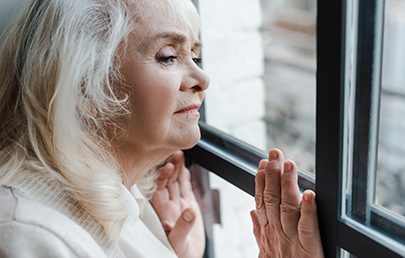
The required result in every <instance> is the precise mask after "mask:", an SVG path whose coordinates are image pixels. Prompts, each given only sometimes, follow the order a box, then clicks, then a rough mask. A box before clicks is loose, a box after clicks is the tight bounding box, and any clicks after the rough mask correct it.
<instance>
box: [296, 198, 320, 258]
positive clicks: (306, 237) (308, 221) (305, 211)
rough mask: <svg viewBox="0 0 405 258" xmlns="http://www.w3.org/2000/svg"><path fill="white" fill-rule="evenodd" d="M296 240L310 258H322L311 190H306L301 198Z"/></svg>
mask: <svg viewBox="0 0 405 258" xmlns="http://www.w3.org/2000/svg"><path fill="white" fill-rule="evenodd" d="M298 238H299V241H300V243H301V246H302V247H303V248H304V250H305V251H306V252H308V253H310V254H312V255H311V257H323V256H322V254H323V250H322V245H321V237H320V234H319V228H318V217H317V213H316V203H315V193H314V192H313V191H311V190H306V191H305V192H304V194H303V196H302V203H301V218H300V220H299V223H298Z"/></svg>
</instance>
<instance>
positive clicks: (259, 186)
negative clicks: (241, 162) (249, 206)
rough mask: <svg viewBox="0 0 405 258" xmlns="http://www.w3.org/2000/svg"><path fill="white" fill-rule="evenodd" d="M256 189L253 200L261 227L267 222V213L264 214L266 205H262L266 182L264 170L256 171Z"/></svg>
mask: <svg viewBox="0 0 405 258" xmlns="http://www.w3.org/2000/svg"><path fill="white" fill-rule="evenodd" d="M255 182H256V189H255V191H256V192H255V202H256V210H257V214H258V219H259V222H260V224H261V225H262V227H264V226H266V225H267V223H268V219H267V214H266V206H265V205H264V200H263V194H264V187H265V184H266V175H265V172H264V170H259V171H258V172H257V173H256V178H255Z"/></svg>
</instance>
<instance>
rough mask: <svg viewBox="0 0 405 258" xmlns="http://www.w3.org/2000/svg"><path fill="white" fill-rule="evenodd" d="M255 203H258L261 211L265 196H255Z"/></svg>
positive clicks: (257, 206) (257, 205)
mask: <svg viewBox="0 0 405 258" xmlns="http://www.w3.org/2000/svg"><path fill="white" fill-rule="evenodd" d="M255 202H256V208H257V209H260V208H262V207H263V196H262V195H261V194H256V195H255Z"/></svg>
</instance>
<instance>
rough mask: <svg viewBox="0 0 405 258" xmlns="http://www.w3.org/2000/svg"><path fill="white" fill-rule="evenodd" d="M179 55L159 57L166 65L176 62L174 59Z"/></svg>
mask: <svg viewBox="0 0 405 258" xmlns="http://www.w3.org/2000/svg"><path fill="white" fill-rule="evenodd" d="M177 58H178V57H177V56H173V55H171V56H162V57H159V58H158V61H159V62H161V63H164V64H166V65H168V64H171V63H173V62H174V60H176V59H177Z"/></svg>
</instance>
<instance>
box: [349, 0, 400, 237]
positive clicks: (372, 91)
mask: <svg viewBox="0 0 405 258" xmlns="http://www.w3.org/2000/svg"><path fill="white" fill-rule="evenodd" d="M356 2H357V1H353V2H352V3H351V4H352V6H351V8H353V9H354V10H353V11H352V14H353V17H355V18H356V19H358V20H357V21H355V20H356V19H353V20H352V22H353V23H352V24H351V27H350V25H349V30H351V31H349V32H348V33H347V35H348V38H350V37H352V39H351V41H350V40H349V41H348V42H350V44H351V46H352V49H350V46H348V45H347V46H346V48H347V49H350V50H349V51H352V52H351V54H349V55H347V56H349V57H350V58H347V60H346V66H348V65H349V66H353V67H351V69H352V71H351V75H348V76H349V77H350V80H349V82H348V83H347V85H346V97H347V104H348V105H347V107H346V108H347V112H346V113H347V114H345V115H346V118H345V123H346V124H345V126H346V129H347V131H346V132H347V133H346V137H347V138H346V143H349V144H348V146H349V147H347V148H346V149H345V154H347V155H348V160H347V163H346V165H347V171H348V172H349V173H348V174H347V175H348V177H347V178H346V183H347V189H346V192H345V193H344V198H343V200H346V203H345V205H344V206H343V210H346V212H345V214H346V215H347V216H348V217H350V218H351V219H354V220H356V221H357V222H360V223H362V224H363V225H365V226H367V229H365V228H363V230H370V228H371V229H373V230H371V231H369V232H368V234H369V233H370V232H372V233H373V234H374V233H375V234H376V236H378V237H381V239H384V238H385V239H386V236H388V237H390V238H393V239H396V240H398V241H399V242H402V243H405V217H404V216H405V201H404V200H405V173H404V172H405V170H404V167H405V163H404V160H405V159H404V157H405V124H404V121H405V94H404V92H405V88H404V85H405V84H404V83H405V77H404V73H403V72H402V71H401V69H400V68H402V69H404V68H405V62H404V60H405V51H404V49H403V45H404V44H405V19H404V17H405V1H403V0H401V1H399V0H387V1H386V2H385V3H386V5H385V6H384V2H383V1H375V3H376V5H375V6H374V7H373V3H371V2H370V5H361V6H360V5H358V4H357V3H356ZM362 4H364V2H362ZM384 7H385V8H384ZM349 8H350V7H349ZM357 8H359V9H360V8H362V10H361V12H359V11H358V9H357ZM359 13H361V15H358V14H359ZM373 15H375V21H376V23H375V24H374V25H373V24H371V23H367V19H370V17H372V16H373ZM373 30H374V32H373ZM370 32H371V33H370ZM373 33H374V35H373ZM350 35H351V36H350ZM369 37H370V38H369ZM356 40H357V42H356V43H355V44H353V42H354V41H356ZM353 46H357V48H356V47H353ZM354 58H357V60H356V61H355V62H353V60H354ZM354 64H355V65H354ZM356 65H357V67H355V66H356ZM353 73H355V75H353ZM343 217H345V216H343ZM378 232H379V233H383V235H380V234H378ZM384 241H385V240H384ZM390 244H395V243H394V242H393V241H392V242H391V243H390Z"/></svg>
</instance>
